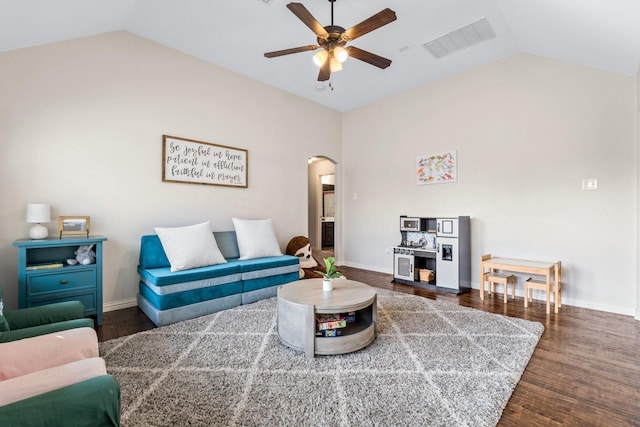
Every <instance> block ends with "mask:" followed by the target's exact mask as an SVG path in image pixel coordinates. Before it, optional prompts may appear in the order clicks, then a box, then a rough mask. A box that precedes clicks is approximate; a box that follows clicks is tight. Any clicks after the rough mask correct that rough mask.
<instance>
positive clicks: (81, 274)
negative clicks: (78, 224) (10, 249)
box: [13, 236, 107, 325]
mask: <svg viewBox="0 0 640 427" xmlns="http://www.w3.org/2000/svg"><path fill="white" fill-rule="evenodd" d="M106 240H107V238H106V237H101V236H92V237H89V238H64V237H63V238H62V239H57V238H55V239H45V240H28V239H24V240H22V239H21V240H16V241H15V242H13V246H15V247H17V248H18V306H19V308H25V307H35V306H38V305H44V304H50V303H53V302H61V301H71V300H78V301H81V302H82V303H83V304H84V307H85V315H87V316H96V322H97V324H98V325H102V243H103V242H104V241H106ZM91 244H93V245H95V246H94V247H93V250H94V251H95V253H96V262H95V263H94V264H88V265H67V262H66V260H67V259H69V258H74V259H75V257H76V256H75V254H74V252H75V251H76V250H77V249H78V247H79V246H80V245H91ZM57 263H60V264H62V266H56V264H57Z"/></svg>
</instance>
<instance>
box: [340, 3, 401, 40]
mask: <svg viewBox="0 0 640 427" xmlns="http://www.w3.org/2000/svg"><path fill="white" fill-rule="evenodd" d="M396 19H397V16H396V13H395V12H394V11H393V10H391V9H389V8H386V9H384V10H381V11H380V12H378V13H376V14H375V15H373V16H371V17H370V18H367V19H365V20H364V21H362V22H361V23H359V24H356V25H354V26H353V27H351V28H349V29H348V30H347V31H345V32H344V33H342V36H341V38H342V40H343V41H345V42H346V41H349V40H355V39H357V38H358V37H361V36H364V35H365V34H367V33H370V32H371V31H373V30H376V29H378V28H380V27H382V26H383V25H387V24H388V23H390V22H393V21H395V20H396Z"/></svg>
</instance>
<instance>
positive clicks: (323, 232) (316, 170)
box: [307, 156, 339, 260]
mask: <svg viewBox="0 0 640 427" xmlns="http://www.w3.org/2000/svg"><path fill="white" fill-rule="evenodd" d="M336 190H337V188H336V163H335V162H334V161H333V160H331V159H330V158H328V157H324V156H314V157H310V158H309V159H308V199H309V200H308V210H307V212H308V237H309V241H310V242H311V247H312V249H313V252H314V254H315V255H317V256H316V258H318V260H321V259H322V258H324V257H327V256H336V255H335V254H336V247H337V243H338V239H336V235H337V232H336V231H337V228H336V222H337V218H338V216H339V215H338V213H337V209H338V207H339V206H338V205H339V203H338V202H337V201H338V198H337V197H336V194H337V191H336Z"/></svg>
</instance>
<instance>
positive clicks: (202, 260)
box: [154, 221, 227, 271]
mask: <svg viewBox="0 0 640 427" xmlns="http://www.w3.org/2000/svg"><path fill="white" fill-rule="evenodd" d="M154 230H155V232H156V233H157V234H158V237H159V238H160V242H161V243H162V248H163V249H164V252H165V254H167V259H169V263H170V264H171V271H181V270H189V269H191V268H197V267H206V266H208V265H214V264H223V263H225V262H227V260H226V259H224V257H223V256H222V253H220V249H218V244H217V243H216V239H215V238H214V237H213V232H212V231H211V228H210V226H209V221H207V222H203V223H201V224H196V225H190V226H187V227H155V228H154Z"/></svg>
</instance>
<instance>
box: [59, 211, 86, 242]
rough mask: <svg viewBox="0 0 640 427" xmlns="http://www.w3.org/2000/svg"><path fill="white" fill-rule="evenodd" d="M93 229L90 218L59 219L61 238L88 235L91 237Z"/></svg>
mask: <svg viewBox="0 0 640 427" xmlns="http://www.w3.org/2000/svg"><path fill="white" fill-rule="evenodd" d="M90 228H91V219H90V217H88V216H80V215H73V216H59V217H58V232H59V233H60V238H62V236H67V235H79V234H82V235H86V236H87V238H88V237H89V230H90Z"/></svg>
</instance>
